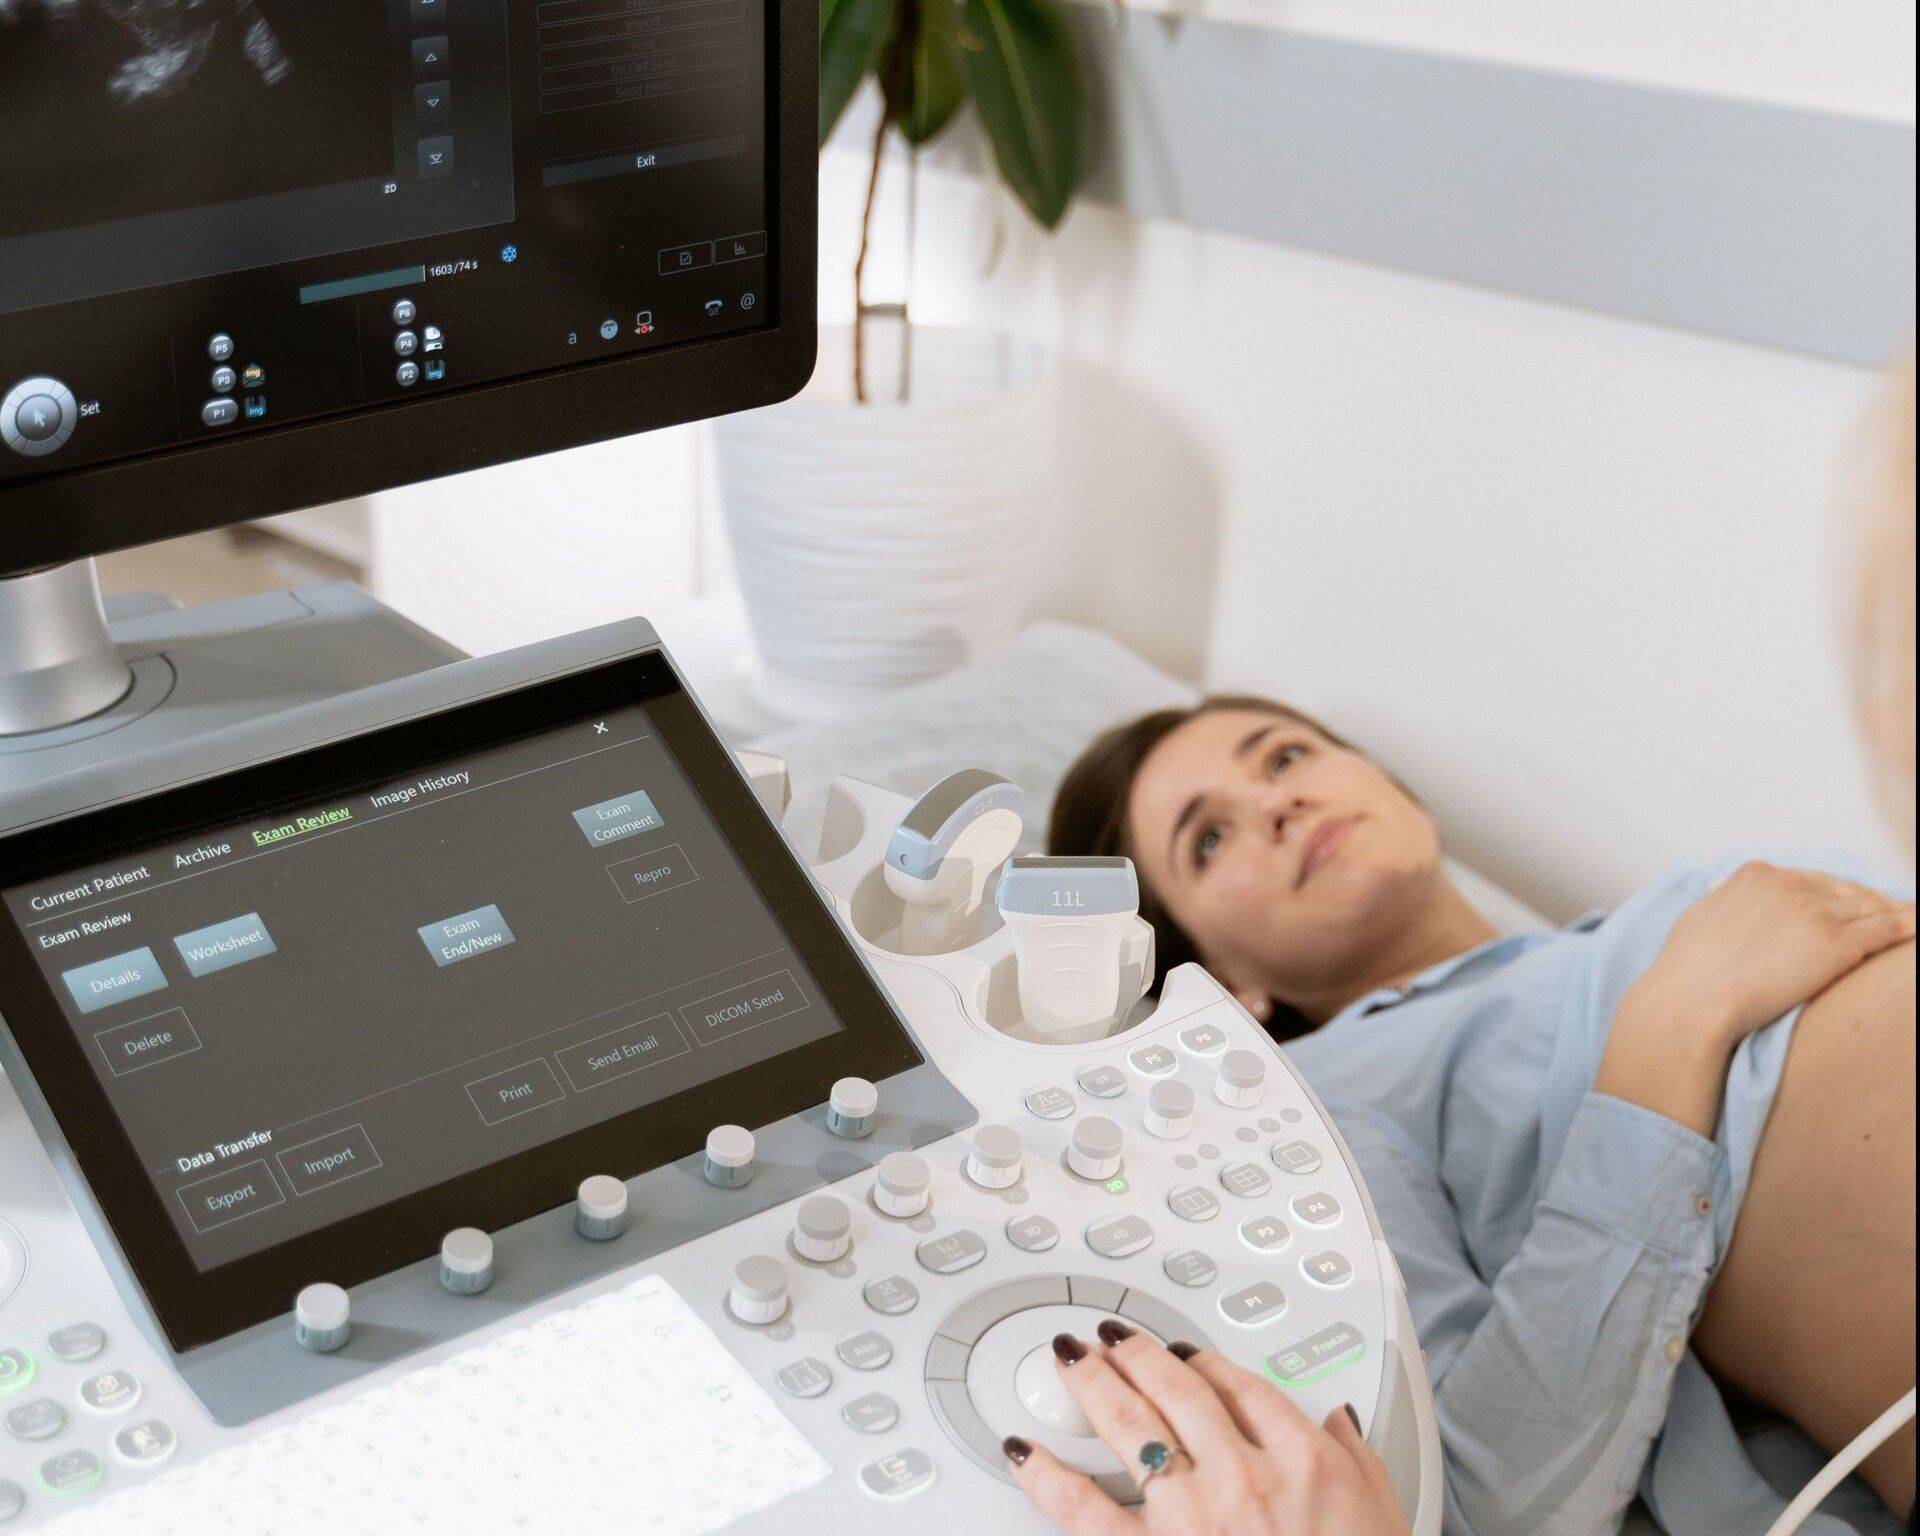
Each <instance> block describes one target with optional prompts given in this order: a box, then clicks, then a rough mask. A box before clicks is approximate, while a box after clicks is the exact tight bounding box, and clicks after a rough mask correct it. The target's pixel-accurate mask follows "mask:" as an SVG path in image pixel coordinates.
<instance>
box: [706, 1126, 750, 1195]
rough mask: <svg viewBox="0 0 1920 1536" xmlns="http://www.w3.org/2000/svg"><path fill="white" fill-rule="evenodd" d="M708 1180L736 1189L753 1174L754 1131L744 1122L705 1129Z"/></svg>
mask: <svg viewBox="0 0 1920 1536" xmlns="http://www.w3.org/2000/svg"><path fill="white" fill-rule="evenodd" d="M706 1171H707V1182H708V1183H709V1184H717V1185H719V1186H720V1188H722V1189H738V1188H740V1187H741V1185H743V1184H745V1183H747V1182H748V1181H749V1180H750V1179H752V1177H753V1132H752V1131H750V1130H748V1129H747V1128H746V1127H745V1126H744V1125H716V1126H715V1127H714V1128H713V1129H712V1130H711V1131H709V1132H707V1170H706Z"/></svg>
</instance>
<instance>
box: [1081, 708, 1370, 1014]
mask: <svg viewBox="0 0 1920 1536" xmlns="http://www.w3.org/2000/svg"><path fill="white" fill-rule="evenodd" d="M1223 710H1236V711H1244V712H1246V713H1248V714H1256V715H1272V716H1273V717H1274V718H1275V719H1278V720H1288V721H1291V722H1292V723H1293V724H1295V725H1303V726H1305V727H1306V728H1307V729H1308V730H1310V731H1315V732H1317V733H1319V734H1320V735H1321V736H1323V737H1325V738H1326V739H1327V740H1328V741H1330V742H1332V743H1333V745H1334V746H1336V747H1341V748H1344V749H1346V750H1348V751H1352V750H1354V748H1353V746H1352V744H1351V743H1350V742H1348V741H1346V740H1344V739H1343V738H1342V737H1340V736H1337V735H1335V734H1334V733H1333V732H1332V731H1330V730H1328V729H1327V728H1326V727H1325V726H1324V725H1322V724H1321V723H1320V722H1319V721H1318V720H1315V719H1314V718H1313V717H1312V716H1311V715H1304V714H1302V713H1301V712H1300V711H1299V710H1297V709H1293V708H1290V707H1289V706H1287V705H1285V704H1281V703H1279V702H1278V701H1276V700H1274V699H1263V698H1260V697H1259V696H1258V695H1255V694H1237V693H1236V694H1214V695H1211V696H1210V697H1208V698H1204V699H1202V700H1201V701H1200V702H1199V703H1198V704H1195V705H1192V706H1190V707H1188V708H1186V709H1158V710H1155V711H1154V712H1153V713H1152V714H1150V715H1142V716H1141V717H1140V718H1139V719H1138V720H1131V721H1128V722H1127V723H1126V724H1125V725H1116V726H1114V727H1113V729H1111V730H1109V731H1106V732H1103V733H1102V734H1101V735H1099V736H1097V737H1095V738H1094V740H1093V743H1092V744H1091V745H1090V746H1089V747H1088V748H1087V749H1086V751H1084V752H1082V753H1081V754H1080V756H1079V757H1078V758H1077V759H1076V760H1075V761H1074V764H1073V766H1072V767H1071V768H1069V769H1068V770H1067V776H1066V777H1065V778H1064V779H1062V780H1061V781H1060V793H1059V794H1058V795H1056V796H1055V797H1054V802H1053V817H1052V820H1051V821H1050V823H1049V824H1048V827H1047V847H1048V849H1049V850H1050V851H1051V852H1053V853H1057V854H1074V855H1078V856H1081V857H1093V858H1102V857H1105V858H1110V857H1113V856H1115V855H1120V856H1124V857H1126V858H1133V848H1132V846H1131V843H1130V841H1129V839H1128V837H1127V806H1128V803H1129V802H1130V801H1131V800H1132V798H1133V784H1134V780H1135V779H1137V778H1139V776H1140V768H1141V765H1142V764H1144V763H1145V762H1146V760H1147V758H1148V757H1149V756H1150V755H1151V754H1152V752H1153V749H1154V748H1155V747H1157V746H1159V745H1160V743H1161V742H1163V741H1165V740H1166V739H1167V738H1168V737H1169V736H1171V735H1172V734H1173V733H1174V732H1175V731H1177V730H1178V729H1179V728H1180V727H1181V726H1183V725H1185V724H1186V723H1187V722H1188V721H1189V720H1194V719H1197V718H1198V717H1200V716H1201V715H1212V714H1218V713H1220V712H1222V711H1223ZM1134 862H1135V864H1136V866H1137V865H1138V863H1139V860H1137V859H1135V860H1134ZM1140 915H1141V916H1142V917H1144V918H1145V919H1146V920H1147V921H1148V922H1149V923H1151V924H1152V925H1153V933H1154V953H1155V959H1156V966H1157V969H1158V972H1159V975H1158V976H1156V977H1155V979H1154V989H1155V990H1156V991H1158V990H1159V984H1160V978H1161V977H1164V976H1165V975H1166V974H1167V972H1168V971H1170V970H1172V969H1173V968H1174V967H1175V966H1176V965H1183V964H1185V963H1186V962H1187V961H1189V960H1198V959H1199V958H1200V952H1199V950H1198V949H1197V948H1196V947H1195V945H1194V942H1193V940H1192V938H1191V937H1190V936H1189V935H1188V934H1187V931H1186V930H1185V929H1184V928H1182V927H1181V926H1180V925H1179V924H1178V923H1176V922H1174V920H1173V919H1172V918H1171V917H1169V916H1168V915H1167V911H1166V908H1165V907H1163V906H1162V905H1161V904H1160V898H1159V897H1158V896H1157V895H1156V894H1155V893H1154V891H1153V889H1152V887H1151V886H1149V885H1148V884H1147V881H1146V879H1145V877H1144V876H1143V877H1142V878H1141V881H1140ZM1302 1025H1303V1027H1304V1021H1302ZM1272 1027H1273V1028H1274V1030H1275V1033H1279V1034H1285V1033H1298V1032H1299V1031H1298V1030H1293V1031H1289V1030H1288V1029H1287V1022H1286V1021H1284V1020H1280V1019H1276V1020H1275V1021H1273V1026H1272Z"/></svg>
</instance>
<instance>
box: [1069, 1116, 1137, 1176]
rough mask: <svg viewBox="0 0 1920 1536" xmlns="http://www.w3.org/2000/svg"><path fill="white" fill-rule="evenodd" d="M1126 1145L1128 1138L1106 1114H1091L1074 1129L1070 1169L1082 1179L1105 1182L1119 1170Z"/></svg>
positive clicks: (1070, 1150) (1070, 1151)
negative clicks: (1121, 1154) (1121, 1155)
mask: <svg viewBox="0 0 1920 1536" xmlns="http://www.w3.org/2000/svg"><path fill="white" fill-rule="evenodd" d="M1124 1145H1126V1136H1125V1134H1124V1133H1123V1132H1122V1131H1121V1129H1120V1127H1119V1126H1117V1125H1115V1124H1114V1123H1113V1121H1111V1120H1109V1119H1107V1117H1106V1116H1105V1115H1088V1116H1086V1118H1084V1119H1083V1120H1082V1121H1081V1122H1080V1123H1079V1124H1078V1125H1076V1126H1075V1127H1074V1128H1073V1145H1072V1146H1070V1147H1068V1148H1067V1166H1068V1167H1069V1168H1071V1169H1072V1170H1073V1171H1074V1172H1075V1173H1077V1174H1079V1175H1080V1177H1081V1178H1083V1179H1091V1180H1093V1181H1094V1182H1096V1183H1100V1182H1103V1181H1105V1180H1107V1179H1110V1178H1112V1177H1113V1176H1114V1175H1115V1174H1116V1173H1118V1172H1119V1171H1120V1149H1121V1147H1123V1146H1124Z"/></svg>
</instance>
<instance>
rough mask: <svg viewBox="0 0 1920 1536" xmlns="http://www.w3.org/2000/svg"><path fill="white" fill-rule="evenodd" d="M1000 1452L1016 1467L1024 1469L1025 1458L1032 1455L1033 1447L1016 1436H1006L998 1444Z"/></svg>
mask: <svg viewBox="0 0 1920 1536" xmlns="http://www.w3.org/2000/svg"><path fill="white" fill-rule="evenodd" d="M1000 1452H1001V1454H1002V1455H1004V1456H1005V1457H1006V1458H1007V1460H1008V1461H1010V1462H1012V1463H1013V1464H1014V1465H1015V1466H1016V1467H1024V1466H1025V1465H1026V1464H1027V1458H1028V1457H1029V1456H1031V1455H1032V1454H1033V1447H1032V1446H1030V1445H1028V1444H1027V1442H1026V1441H1024V1440H1022V1439H1021V1438H1020V1437H1019V1436H1018V1435H1008V1436H1007V1438H1006V1439H1004V1440H1002V1441H1001V1442H1000Z"/></svg>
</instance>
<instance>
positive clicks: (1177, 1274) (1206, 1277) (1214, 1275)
mask: <svg viewBox="0 0 1920 1536" xmlns="http://www.w3.org/2000/svg"><path fill="white" fill-rule="evenodd" d="M1160 1268H1161V1269H1162V1270H1163V1271H1165V1273H1166V1276H1167V1278H1168V1279H1169V1280H1171V1281H1172V1282H1173V1283H1174V1284H1175V1285H1184V1286H1186V1287H1187V1288H1188V1289H1189V1290H1199V1289H1201V1288H1202V1287H1203V1286H1209V1285H1212V1284H1213V1282H1214V1281H1216V1280H1218V1279H1219V1278H1220V1270H1219V1267H1218V1266H1217V1265H1216V1264H1215V1263H1214V1262H1213V1260H1212V1259H1210V1258H1208V1257H1207V1256H1206V1255H1205V1254H1204V1253H1202V1252H1200V1250H1199V1249H1197V1248H1189V1249H1187V1251H1186V1252H1184V1253H1170V1254H1168V1255H1167V1258H1166V1262H1165V1263H1163V1264H1162V1265H1161V1266H1160Z"/></svg>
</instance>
